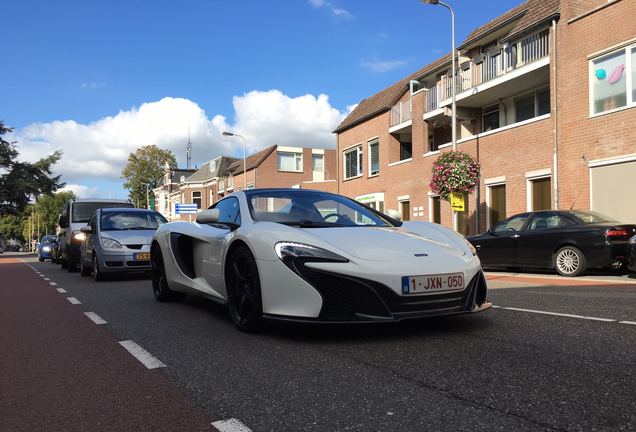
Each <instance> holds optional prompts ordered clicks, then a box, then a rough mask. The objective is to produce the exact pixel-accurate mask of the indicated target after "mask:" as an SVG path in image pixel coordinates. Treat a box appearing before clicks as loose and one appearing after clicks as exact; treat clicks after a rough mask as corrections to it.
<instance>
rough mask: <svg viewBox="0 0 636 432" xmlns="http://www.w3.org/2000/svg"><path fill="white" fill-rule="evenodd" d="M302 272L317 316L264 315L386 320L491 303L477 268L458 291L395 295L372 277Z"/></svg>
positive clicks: (288, 318)
mask: <svg viewBox="0 0 636 432" xmlns="http://www.w3.org/2000/svg"><path fill="white" fill-rule="evenodd" d="M311 273H312V274H304V275H303V276H304V277H306V278H307V280H308V281H309V282H310V283H311V285H312V286H313V287H314V288H315V289H316V290H317V291H318V292H319V293H320V295H321V296H322V300H323V305H322V309H321V311H320V315H319V316H318V317H317V318H308V317H307V318H305V317H298V316H281V315H274V314H264V318H267V319H273V320H282V321H294V322H318V323H345V322H349V323H350V322H359V323H364V322H390V321H402V320H405V319H416V318H426V317H435V316H447V315H459V314H469V313H478V312H483V311H485V310H487V309H490V308H491V307H492V303H491V302H489V301H487V300H486V294H487V285H486V279H485V277H484V274H483V272H482V271H479V272H478V273H477V274H476V275H475V276H474V277H473V278H472V279H471V281H470V282H469V284H468V286H467V287H466V288H465V289H464V290H463V291H459V292H452V293H441V294H427V295H409V296H404V295H398V294H396V293H395V291H393V290H392V289H391V288H389V287H387V286H385V285H383V284H380V283H378V282H375V281H371V280H365V279H361V278H354V277H345V276H342V275H336V274H332V273H326V272H322V271H311Z"/></svg>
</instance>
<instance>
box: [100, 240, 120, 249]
mask: <svg viewBox="0 0 636 432" xmlns="http://www.w3.org/2000/svg"><path fill="white" fill-rule="evenodd" d="M101 240H102V246H104V247H105V248H107V249H121V243H119V242H118V241H117V240H113V239H110V238H107V237H102V239H101Z"/></svg>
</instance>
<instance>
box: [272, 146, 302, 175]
mask: <svg viewBox="0 0 636 432" xmlns="http://www.w3.org/2000/svg"><path fill="white" fill-rule="evenodd" d="M283 154H284V155H293V157H294V165H295V166H299V165H300V169H298V168H296V169H293V170H285V169H282V168H281V165H280V158H279V157H278V156H280V155H283ZM276 165H277V168H278V171H282V172H303V153H302V152H294V151H281V150H278V152H277V157H276Z"/></svg>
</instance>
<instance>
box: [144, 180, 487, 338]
mask: <svg viewBox="0 0 636 432" xmlns="http://www.w3.org/2000/svg"><path fill="white" fill-rule="evenodd" d="M151 263H152V287H153V291H154V295H155V297H156V299H157V300H159V301H170V300H179V299H182V298H183V297H185V295H186V294H187V293H196V294H201V295H204V296H206V297H208V298H210V299H212V300H215V301H217V302H219V303H222V304H227V305H228V307H229V310H230V315H231V317H232V319H233V321H234V323H235V324H236V326H237V327H238V328H239V329H240V330H243V331H254V330H256V329H257V328H258V327H259V324H260V323H261V321H262V320H263V318H269V319H280V320H291V321H319V322H345V321H346V322H351V321H355V322H361V321H362V322H370V321H396V320H401V319H405V318H421V317H429V316H435V315H451V314H461V313H472V312H481V311H483V310H486V309H488V308H490V307H491V306H492V304H491V303H490V302H488V301H486V290H487V288H486V280H485V278H484V275H483V273H482V270H481V266H480V262H479V258H478V257H477V256H476V254H475V250H474V249H473V247H472V246H471V245H470V243H468V242H467V241H466V240H465V239H464V238H463V237H461V236H459V235H458V234H456V233H454V232H453V231H450V230H448V229H446V228H444V227H442V226H440V225H437V224H432V223H428V222H400V221H398V220H395V219H393V218H391V217H389V216H387V215H385V214H383V213H380V212H378V211H376V210H374V209H372V208H369V207H366V206H364V205H362V204H359V203H358V202H356V201H354V200H352V199H349V198H346V197H343V196H340V195H335V194H331V193H326V192H319V191H313V190H301V189H253V190H246V191H243V192H236V193H233V194H231V195H229V196H227V197H225V198H223V199H222V200H220V201H218V202H217V203H215V204H214V205H213V206H212V207H211V208H210V209H208V210H205V211H202V212H201V213H199V214H198V216H197V220H196V222H171V223H168V224H164V225H161V227H160V228H159V229H158V230H157V232H156V234H155V236H154V238H153V241H152V247H151Z"/></svg>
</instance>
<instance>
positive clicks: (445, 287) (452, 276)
mask: <svg viewBox="0 0 636 432" xmlns="http://www.w3.org/2000/svg"><path fill="white" fill-rule="evenodd" d="M463 289H464V274H463V273H446V274H437V275H422V276H402V294H420V293H427V292H433V291H459V290H463Z"/></svg>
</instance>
